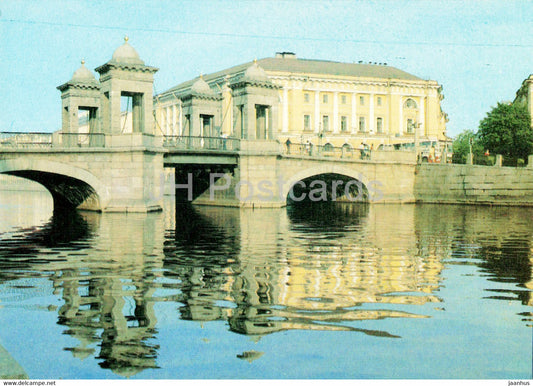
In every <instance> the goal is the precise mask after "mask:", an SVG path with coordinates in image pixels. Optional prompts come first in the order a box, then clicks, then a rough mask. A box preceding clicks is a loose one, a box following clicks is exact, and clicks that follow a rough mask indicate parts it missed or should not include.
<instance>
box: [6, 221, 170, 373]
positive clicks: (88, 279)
mask: <svg viewBox="0 0 533 386" xmlns="http://www.w3.org/2000/svg"><path fill="white" fill-rule="evenodd" d="M159 217H160V216H159V215H158V214H153V215H152V214H148V215H147V214H139V215H136V214H128V215H127V216H124V215H121V214H116V215H114V214H105V215H100V214H95V213H83V214H80V213H76V212H74V213H55V214H54V216H53V217H52V219H51V221H50V222H49V223H48V224H46V225H45V226H44V227H43V228H41V229H39V230H35V231H29V232H26V233H25V236H24V238H22V239H21V241H20V242H18V243H14V244H13V243H12V242H9V243H8V242H5V244H6V245H0V248H1V250H2V252H1V253H2V259H1V260H2V262H1V264H2V265H3V266H5V265H6V264H7V265H9V268H10V269H9V270H8V272H23V271H26V274H27V272H31V271H34V272H35V271H36V270H37V271H38V272H40V275H42V276H43V277H48V278H50V279H51V280H52V282H53V287H54V294H55V295H57V296H61V297H62V299H63V301H64V304H63V305H61V306H60V307H59V309H58V324H60V325H63V326H65V327H66V329H65V330H64V334H67V335H70V336H71V337H72V338H75V339H76V341H77V342H78V344H76V345H74V346H71V347H66V348H65V350H68V351H71V352H72V354H73V355H74V356H75V357H77V358H79V359H85V358H87V357H89V356H95V357H96V358H97V359H99V360H100V362H99V364H100V366H101V367H103V368H109V369H111V370H112V371H113V372H115V373H117V374H120V375H123V376H131V375H134V374H136V373H138V372H140V371H142V370H144V369H147V368H156V367H157V365H156V358H157V349H158V345H157V344H156V343H155V335H156V333H157V331H156V324H157V319H156V317H155V313H154V303H155V301H156V300H155V298H154V292H155V291H156V290H157V288H158V284H157V283H156V282H157V279H158V277H159V276H161V274H160V271H159V270H160V268H161V265H162V245H163V238H164V228H163V222H162V221H160V219H159ZM0 244H1V243H0ZM17 244H18V245H17ZM43 256H46V259H43ZM27 257H31V259H30V260H29V261H28V258H27ZM0 271H3V269H0ZM35 274H37V273H35ZM3 276H5V275H3ZM16 278H17V277H16V273H15V274H11V277H9V279H16Z"/></svg>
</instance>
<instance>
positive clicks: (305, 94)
mask: <svg viewBox="0 0 533 386" xmlns="http://www.w3.org/2000/svg"><path fill="white" fill-rule="evenodd" d="M309 100H310V99H309V93H307V92H306V93H304V102H305V103H309Z"/></svg>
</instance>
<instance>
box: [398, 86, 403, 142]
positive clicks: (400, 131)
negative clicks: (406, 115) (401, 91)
mask: <svg viewBox="0 0 533 386" xmlns="http://www.w3.org/2000/svg"><path fill="white" fill-rule="evenodd" d="M399 101H400V104H399V107H400V112H399V114H398V117H399V120H400V122H398V123H399V124H398V133H399V134H400V135H403V98H402V96H401V95H400V99H399Z"/></svg>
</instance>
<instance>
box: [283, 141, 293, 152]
mask: <svg viewBox="0 0 533 386" xmlns="http://www.w3.org/2000/svg"><path fill="white" fill-rule="evenodd" d="M291 143H292V142H291V140H290V138H287V141H285V146H287V154H291Z"/></svg>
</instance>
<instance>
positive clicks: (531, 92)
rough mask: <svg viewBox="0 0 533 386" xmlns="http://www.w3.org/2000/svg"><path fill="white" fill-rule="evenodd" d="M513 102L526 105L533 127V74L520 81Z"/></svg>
mask: <svg viewBox="0 0 533 386" xmlns="http://www.w3.org/2000/svg"><path fill="white" fill-rule="evenodd" d="M513 103H519V104H523V105H525V106H527V109H528V111H529V115H531V127H533V74H532V75H529V77H528V78H526V79H525V80H524V81H523V82H522V86H521V87H520V89H519V90H518V91H517V92H516V97H515V100H514V101H513Z"/></svg>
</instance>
